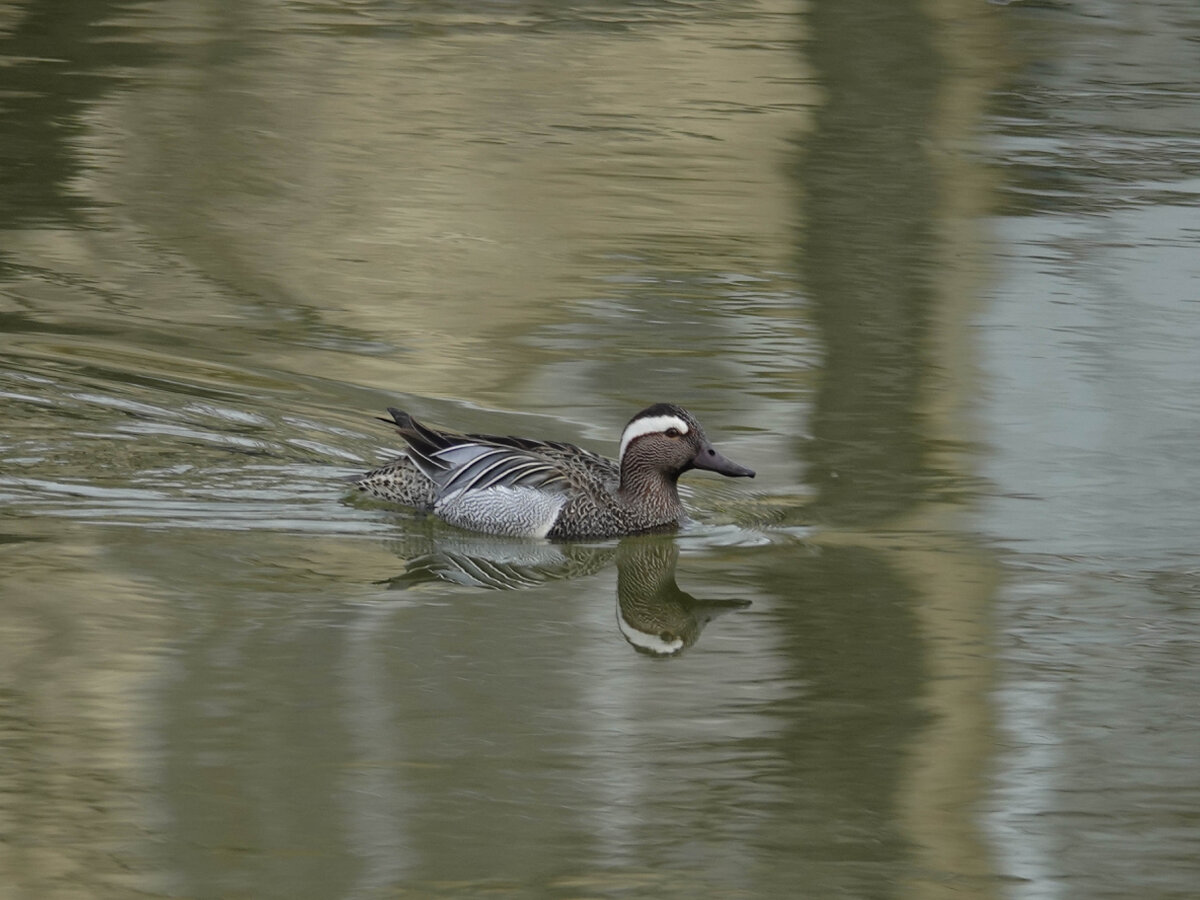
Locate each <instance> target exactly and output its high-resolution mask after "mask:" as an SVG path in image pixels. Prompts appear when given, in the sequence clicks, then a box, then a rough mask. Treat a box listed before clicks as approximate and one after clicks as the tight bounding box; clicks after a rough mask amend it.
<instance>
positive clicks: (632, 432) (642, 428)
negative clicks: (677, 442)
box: [617, 416, 688, 462]
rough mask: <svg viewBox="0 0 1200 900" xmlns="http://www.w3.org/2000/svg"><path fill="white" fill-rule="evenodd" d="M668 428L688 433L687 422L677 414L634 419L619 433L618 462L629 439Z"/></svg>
mask: <svg viewBox="0 0 1200 900" xmlns="http://www.w3.org/2000/svg"><path fill="white" fill-rule="evenodd" d="M668 428H677V429H679V433H680V434H687V433H688V427H687V422H685V421H683V419H681V418H679V416H647V417H646V418H644V419H634V420H633V421H632V422H630V423H629V425H628V427H627V428H626V429H625V433H624V434H623V435H621V453H620V455H619V456H618V457H617V461H618V462H620V461H621V460H623V459H624V458H625V448H626V447H628V446H629V444H630V442H631V441H633V440H635V439H636V438H640V437H641V436H642V435H644V434H659V433H662V432H664V431H666V430H667V429H668Z"/></svg>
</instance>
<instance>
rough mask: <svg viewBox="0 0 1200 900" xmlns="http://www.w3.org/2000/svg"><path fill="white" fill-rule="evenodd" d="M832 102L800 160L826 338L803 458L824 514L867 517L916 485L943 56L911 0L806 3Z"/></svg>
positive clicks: (897, 507)
mask: <svg viewBox="0 0 1200 900" xmlns="http://www.w3.org/2000/svg"><path fill="white" fill-rule="evenodd" d="M810 24H811V27H812V33H813V41H812V44H811V46H810V48H809V52H810V54H811V62H812V64H813V66H814V67H815V69H816V70H817V72H818V73H819V74H820V78H821V81H822V83H823V85H824V87H825V90H826V92H827V94H826V96H827V103H826V104H825V105H824V106H823V107H822V108H821V110H820V111H819V113H818V116H817V121H818V127H817V130H816V132H815V133H814V134H813V136H812V137H811V139H810V140H808V141H807V142H806V143H805V146H804V149H803V152H802V154H801V156H800V158H799V160H798V161H797V165H796V173H797V178H798V180H799V181H800V182H801V184H802V185H803V195H804V196H805V198H806V203H805V208H804V219H805V222H806V225H807V227H806V230H805V234H804V236H803V248H804V250H803V257H802V259H801V265H800V268H801V271H802V277H803V278H804V279H805V281H806V286H807V288H808V293H809V295H810V297H811V299H812V302H813V308H814V310H815V314H816V319H817V322H818V324H819V326H820V331H821V337H822V340H823V341H824V344H825V350H826V357H825V361H824V377H823V378H822V384H821V388H820V391H819V394H818V396H817V400H816V404H815V412H814V415H813V418H812V422H811V424H810V429H811V433H812V435H813V438H814V440H813V441H812V442H811V443H810V444H808V445H807V448H806V451H807V454H808V457H809V460H808V461H809V467H808V471H809V473H810V478H811V480H812V482H813V483H814V486H815V487H817V488H818V489H819V494H818V497H817V502H816V509H817V512H818V513H819V515H820V516H821V518H822V519H823V520H824V521H825V522H828V523H830V524H840V525H847V524H854V525H865V524H869V523H877V522H879V521H880V520H881V519H883V518H885V517H887V516H890V515H895V514H896V513H899V512H902V511H904V510H905V509H908V508H909V507H911V505H912V504H913V503H914V502H915V501H917V500H918V499H919V497H920V493H921V489H922V484H923V482H924V481H925V478H924V477H923V476H924V475H925V474H926V473H924V472H923V462H922V447H921V423H920V421H919V416H918V412H917V391H918V386H919V382H920V380H921V369H922V366H923V365H924V360H922V358H921V352H922V342H923V339H924V337H925V331H926V324H927V322H926V320H927V316H928V307H929V302H930V285H929V278H928V272H929V266H930V261H929V251H930V250H931V244H932V231H933V221H932V215H933V207H934V199H935V198H934V191H935V183H934V174H933V172H932V171H931V167H930V164H929V161H928V160H927V158H926V153H925V149H924V147H925V135H926V128H927V125H928V123H929V121H930V119H931V116H932V115H933V103H934V99H935V90H936V87H937V85H936V76H937V65H938V60H937V56H936V52H935V49H934V47H933V46H932V44H931V43H930V41H929V31H930V29H931V28H932V27H933V23H931V22H930V21H929V20H928V18H926V17H925V16H924V15H923V14H922V12H921V8H920V5H919V4H916V3H910V2H897V3H876V2H873V0H833V2H818V3H815V4H814V5H813V10H812V15H811V17H810Z"/></svg>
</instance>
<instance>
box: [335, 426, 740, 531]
mask: <svg viewBox="0 0 1200 900" xmlns="http://www.w3.org/2000/svg"><path fill="white" fill-rule="evenodd" d="M388 414H389V415H390V416H391V419H390V420H388V419H381V420H382V421H384V422H388V423H389V424H394V425H395V426H396V428H397V430H398V431H399V432H400V436H401V437H403V438H404V440H405V442H406V443H407V445H408V446H407V447H406V448H405V449H404V451H402V453H401V455H400V456H398V457H397V458H396V459H394V460H392V461H391V462H388V463H386V464H385V465H383V466H380V467H379V468H377V469H373V470H371V471H370V472H367V473H366V474H364V475H360V476H358V477H357V478H355V479H353V481H354V483H355V484H356V485H357V486H358V487H359V489H360V490H363V491H365V492H366V493H368V494H370V495H372V496H373V497H377V498H379V499H381V500H389V501H393V502H396V503H401V504H403V505H405V506H410V507H413V508H414V509H418V510H423V511H425V512H432V513H433V514H434V515H436V516H438V517H439V518H441V519H443V520H445V521H446V522H449V523H450V524H452V525H457V526H458V527H460V528H466V529H470V530H473V531H483V532H487V533H489V534H503V535H512V536H523V537H538V538H566V539H570V538H601V537H616V536H619V535H624V534H636V533H638V532H644V531H657V530H663V529H668V528H673V527H675V526H677V525H679V524H680V523H681V522H684V521H686V520H687V512H686V511H685V510H684V508H683V504H682V503H681V502H680V500H679V490H678V487H677V485H676V481H677V480H678V478H679V476H680V475H682V474H683V473H684V472H686V471H688V470H689V469H708V470H709V471H712V472H719V473H720V474H722V475H728V476H730V477H732V478H741V477H746V478H753V477H754V470H753V469H747V468H746V467H745V466H741V465H738V464H737V463H735V462H733V461H732V460H730V459H726V458H725V457H724V456H722V455H721V454H720V453H718V452H717V451H716V450H714V449H713V446H712V444H710V443H709V441H708V438H707V437H706V436H705V434H704V429H703V428H702V427H701V426H700V423H699V422H698V421H696V418H695V416H693V415H692V414H691V413H689V412H688V411H687V410H686V409H684V408H683V407H680V406H676V405H674V404H671V403H656V404H654V405H653V406H648V407H647V408H646V409H643V410H642V411H641V412H640V413H638V414H637V415H636V416H634V417H633V418H632V419H630V420H629V424H628V425H626V426H625V430H624V431H623V432H622V433H621V443H620V450H619V452H618V456H617V460H616V462H614V461H613V460H611V459H608V458H606V457H603V456H600V455H599V454H597V453H593V452H591V451H590V450H584V449H583V448H582V447H576V446H575V445H574V444H567V443H563V442H561V441H541V440H533V439H529V438H520V437H501V436H498V435H490V434H453V433H451V432H446V431H439V430H437V429H434V428H429V427H428V426H426V425H422V424H421V423H420V422H418V421H417V420H416V419H414V418H413V417H412V416H410V415H409V414H408V413H406V412H404V411H403V410H399V409H394V408H391V407H389V408H388Z"/></svg>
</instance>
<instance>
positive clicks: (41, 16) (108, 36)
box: [0, 0, 157, 229]
mask: <svg viewBox="0 0 1200 900" xmlns="http://www.w3.org/2000/svg"><path fill="white" fill-rule="evenodd" d="M7 5H8V6H12V7H13V8H11V9H6V10H5V13H4V21H5V23H8V24H9V27H8V28H7V30H5V31H0V64H2V65H3V72H4V75H3V88H4V102H3V104H0V223H2V225H0V227H3V228H10V229H11V228H15V227H18V226H20V225H23V224H35V223H43V222H49V223H61V222H67V223H76V222H77V218H78V217H77V213H78V211H79V209H80V207H81V206H82V205H84V204H83V202H81V199H80V198H79V197H77V196H74V195H72V194H71V189H70V183H71V181H72V179H73V178H74V177H75V176H76V175H77V174H78V173H79V172H80V171H81V169H82V168H83V163H82V162H81V161H80V159H79V156H78V150H77V148H76V147H75V146H73V144H72V141H73V139H74V138H75V137H76V136H77V135H78V134H79V132H80V131H81V130H82V128H83V126H82V124H81V123H80V122H79V114H80V112H81V111H83V110H86V109H87V108H88V104H90V103H93V102H94V101H95V100H96V99H97V98H99V97H101V96H103V95H104V94H105V93H107V92H108V91H109V90H111V89H112V87H113V85H114V84H115V83H116V82H115V79H116V78H117V77H118V68H120V69H128V68H131V67H137V66H145V65H147V64H149V63H150V62H152V61H153V60H154V58H155V56H156V54H157V51H156V50H155V49H154V48H153V47H152V46H151V45H149V44H147V43H144V42H138V43H135V42H132V41H123V40H120V35H121V33H122V32H121V30H120V29H119V28H117V27H115V26H114V27H110V26H106V25H105V24H104V22H105V21H106V20H108V19H110V18H112V17H114V16H115V15H117V14H118V13H120V12H122V11H123V9H124V7H125V4H122V3H106V2H103V0H39V2H29V3H23V4H7Z"/></svg>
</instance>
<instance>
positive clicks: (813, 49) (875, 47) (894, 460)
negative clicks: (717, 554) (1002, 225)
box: [764, 0, 939, 896]
mask: <svg viewBox="0 0 1200 900" xmlns="http://www.w3.org/2000/svg"><path fill="white" fill-rule="evenodd" d="M807 21H808V25H809V33H810V35H811V41H810V43H809V44H808V46H807V47H806V52H807V54H808V62H809V64H810V65H811V66H812V68H813V70H814V73H815V77H816V78H817V80H818V81H819V83H820V84H821V86H822V89H823V91H824V92H825V98H826V102H825V104H824V105H823V106H822V107H821V108H820V110H819V111H818V113H817V116H816V128H815V130H814V131H813V132H812V133H811V134H810V135H808V136H807V137H806V139H805V142H804V145H803V147H802V148H801V152H800V154H799V156H798V158H797V159H796V162H795V167H794V175H795V178H796V180H797V182H798V183H799V185H800V189H799V191H798V194H799V195H800V196H802V197H803V198H804V207H803V210H802V218H803V221H804V224H805V227H804V233H803V235H802V242H801V257H800V261H799V262H800V265H799V269H800V271H801V276H802V278H803V279H804V281H805V287H806V294H807V295H808V298H809V300H810V302H811V303H812V304H813V309H814V310H815V317H816V321H817V323H818V325H819V328H820V333H821V339H822V341H823V343H824V348H825V358H824V363H823V370H822V377H821V387H820V389H819V392H818V394H817V397H816V402H815V408H814V412H813V415H812V419H811V422H810V424H809V431H810V433H811V435H812V440H811V441H809V442H807V443H806V444H805V445H804V447H803V450H802V453H804V454H805V455H806V456H807V457H808V463H809V465H808V472H809V473H810V478H811V481H812V482H813V484H814V487H816V488H817V489H818V495H817V499H816V502H815V504H814V507H813V511H814V514H815V515H816V516H817V517H818V518H819V521H820V522H821V523H822V525H825V526H834V527H837V526H841V527H843V528H855V529H861V530H863V531H864V532H868V533H869V531H870V530H871V529H872V528H875V527H878V526H879V525H881V524H884V523H887V522H889V521H890V520H891V519H892V518H893V517H896V516H898V515H900V514H902V513H903V512H905V511H908V510H911V509H912V508H913V507H914V506H915V505H916V504H918V503H919V502H920V500H921V491H922V485H923V483H924V482H925V480H926V477H925V476H926V473H925V471H924V465H925V464H924V463H923V459H922V457H923V444H922V442H923V440H924V436H923V434H922V427H923V423H922V422H921V419H920V413H919V405H918V404H919V400H920V398H919V391H920V388H921V384H922V380H923V368H924V366H925V365H927V361H926V360H925V359H924V358H923V357H922V353H923V352H927V351H926V348H925V347H924V343H925V339H926V330H927V324H928V319H929V316H930V315H931V312H930V308H929V307H930V304H931V302H932V299H931V285H930V280H929V278H928V277H927V276H928V272H929V266H930V260H931V257H932V249H933V234H934V227H935V222H934V214H935V212H934V209H935V203H934V201H935V197H934V191H935V186H936V180H935V173H934V172H933V171H932V169H931V166H930V164H929V161H928V160H927V159H926V155H925V152H924V150H923V145H924V141H925V136H926V133H927V127H928V123H929V122H930V120H931V118H932V116H933V114H934V101H935V99H936V92H937V88H938V77H939V60H938V56H937V54H936V52H935V49H934V47H933V45H932V43H931V42H930V40H929V34H930V32H931V30H932V29H934V28H935V27H936V24H935V23H934V22H932V21H931V20H930V19H929V18H928V17H927V16H926V15H925V13H924V12H923V9H922V6H921V4H918V3H915V2H894V3H878V2H875V0H824V2H821V0H818V2H816V3H814V4H813V6H812V8H811V13H810V15H809V17H808V20H807ZM893 562H894V561H893V560H892V559H891V558H890V557H889V556H887V555H886V554H885V553H883V552H881V551H879V550H877V549H874V548H872V547H870V546H868V545H867V542H864V545H862V546H826V547H824V548H823V549H821V550H820V552H819V553H816V554H814V555H813V556H811V557H807V558H803V557H801V558H792V559H790V560H789V559H785V558H782V557H780V558H779V559H778V560H777V562H776V564H775V565H774V566H773V567H772V570H771V571H770V574H769V576H768V577H769V579H770V581H769V582H768V583H766V584H765V585H764V586H765V587H766V588H767V590H769V591H771V592H772V593H775V594H777V595H778V596H783V597H787V598H788V604H787V605H786V606H785V607H783V609H782V611H781V612H780V616H781V620H782V621H781V623H780V627H781V629H782V630H783V631H784V632H785V633H787V634H788V643H789V646H790V647H791V648H792V654H793V655H792V660H793V661H792V668H793V677H794V680H795V682H796V683H797V684H803V685H806V686H807V688H806V691H805V692H804V693H803V695H802V696H798V697H797V698H796V699H795V700H794V701H793V702H794V704H795V705H794V707H793V708H792V709H790V710H788V711H787V712H785V713H782V715H784V716H787V721H788V724H787V725H785V728H784V731H783V732H782V734H781V742H782V744H783V746H782V747H781V748H780V752H781V755H783V756H784V757H785V758H786V759H787V760H788V762H789V765H790V776H789V777H790V779H791V780H792V784H791V785H790V790H789V791H788V792H786V793H784V794H783V796H788V797H791V798H793V800H792V805H793V808H792V810H791V811H790V812H789V816H788V817H789V818H790V819H791V820H792V821H804V820H806V819H808V820H810V821H811V822H812V823H814V824H813V825H812V827H810V828H807V829H805V830H804V831H800V832H797V833H796V835H795V838H796V847H795V852H797V853H798V854H804V855H807V856H809V857H810V858H811V859H812V860H814V863H813V865H815V866H818V867H819V866H822V865H830V864H831V863H832V862H834V861H836V860H846V859H853V860H855V861H856V862H857V863H858V864H859V869H858V872H859V877H860V878H862V879H863V882H862V883H861V884H858V885H856V887H857V893H858V894H859V895H861V896H890V895H892V894H894V893H895V892H896V891H898V890H899V889H900V888H899V887H898V885H899V884H900V883H901V880H900V878H899V877H898V872H900V871H903V870H904V868H905V866H906V865H908V864H909V861H910V857H909V852H910V850H909V846H908V837H909V836H908V835H907V834H906V832H905V825H904V822H903V815H902V813H901V811H900V810H899V809H898V804H899V798H900V796H901V795H902V790H901V785H902V784H903V780H904V778H905V777H906V771H905V766H906V765H907V752H908V748H909V747H911V746H912V744H913V741H914V739H915V738H916V737H917V736H918V735H919V734H920V733H921V729H922V727H923V724H924V721H925V718H924V712H923V707H922V706H921V704H920V698H921V696H922V693H923V688H924V683H925V678H926V671H925V665H924V663H925V660H924V650H923V647H922V644H921V637H920V631H919V623H918V621H917V618H916V613H915V611H916V609H917V606H918V603H919V598H918V596H917V595H916V593H915V591H914V586H913V584H912V583H911V581H910V579H909V578H908V577H907V576H906V574H905V573H903V572H901V571H898V570H897V569H896V567H895V566H894V564H893ZM817 823H819V824H817ZM814 877H815V876H814ZM830 879H831V883H833V882H834V881H835V880H836V879H835V877H834V876H830Z"/></svg>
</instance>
